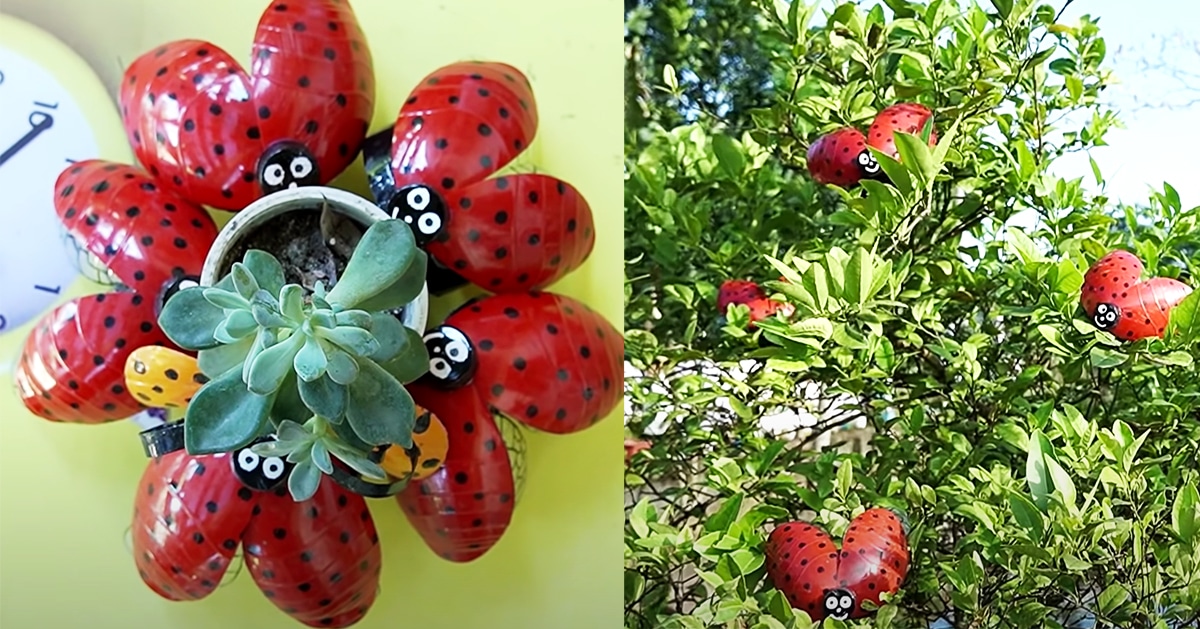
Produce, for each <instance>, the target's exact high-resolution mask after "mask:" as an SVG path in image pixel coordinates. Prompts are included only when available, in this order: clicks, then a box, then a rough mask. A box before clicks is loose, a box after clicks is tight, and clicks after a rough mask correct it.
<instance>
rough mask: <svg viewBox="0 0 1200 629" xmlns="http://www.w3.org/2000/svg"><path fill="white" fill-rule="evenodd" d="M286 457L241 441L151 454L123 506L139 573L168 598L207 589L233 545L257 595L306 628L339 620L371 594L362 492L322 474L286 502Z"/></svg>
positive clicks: (373, 554) (377, 560)
mask: <svg viewBox="0 0 1200 629" xmlns="http://www.w3.org/2000/svg"><path fill="white" fill-rule="evenodd" d="M289 467H290V464H288V463H287V461H285V460H284V459H280V458H277V457H260V456H259V455H257V454H255V453H254V452H253V450H251V448H250V447H246V448H243V449H240V450H238V451H236V452H232V453H222V454H214V455H204V456H191V455H189V454H187V452H186V451H184V450H182V449H181V450H176V451H174V452H170V453H167V454H164V455H162V456H161V457H157V458H153V459H151V460H150V462H149V463H148V464H147V466H146V470H145V472H144V473H143V474H142V479H141V482H140V483H139V484H138V488H137V498H136V500H135V501H134V509H133V527H132V535H133V552H134V557H135V563H136V566H137V569H138V574H139V575H140V576H141V578H142V581H143V582H145V584H146V585H147V586H148V587H150V589H152V590H154V591H155V592H156V593H158V595H159V596H162V597H163V598H166V599H168V600H172V601H194V600H199V599H202V598H205V597H206V596H208V595H209V594H212V592H213V590H214V589H216V587H217V585H218V584H219V583H220V582H221V579H222V578H223V577H224V576H225V572H226V570H227V569H228V568H229V564H230V561H231V560H232V558H233V556H234V553H236V552H237V549H238V546H239V545H240V546H242V547H243V548H244V556H245V563H246V568H247V569H248V571H249V572H250V576H251V577H252V578H253V579H254V582H255V583H256V584H257V585H258V587H259V589H260V590H262V592H263V594H264V595H265V596H266V597H267V598H268V599H269V600H270V601H271V602H272V603H273V604H274V605H275V606H276V607H278V608H279V609H281V610H282V611H283V612H284V613H286V614H288V615H289V616H291V617H292V618H294V619H296V620H297V621H299V622H301V623H303V624H305V625H308V626H310V627H349V626H351V625H353V624H354V623H356V622H358V621H359V620H361V619H362V618H363V617H364V616H365V615H366V614H367V611H368V610H369V609H370V607H371V605H372V604H373V603H374V601H375V596H376V593H377V591H378V588H379V573H380V568H381V556H380V548H379V536H378V535H377V533H376V531H375V524H374V520H373V519H372V517H371V513H370V511H368V509H367V505H366V502H365V500H364V499H363V497H362V496H359V495H357V494H355V493H353V492H350V491H348V490H346V489H344V488H342V487H341V486H340V485H338V484H337V483H335V482H333V481H332V480H331V479H323V481H322V483H321V485H320V487H319V488H318V490H317V493H316V495H315V496H313V498H312V499H310V500H307V501H305V502H294V501H293V500H292V499H291V497H290V496H289V495H288V494H287V491H286V489H285V488H284V487H282V484H283V482H284V479H285V478H286V477H287V473H288V471H289Z"/></svg>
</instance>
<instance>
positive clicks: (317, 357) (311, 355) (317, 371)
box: [292, 333, 329, 408]
mask: <svg viewBox="0 0 1200 629" xmlns="http://www.w3.org/2000/svg"><path fill="white" fill-rule="evenodd" d="M297 334H299V333H297ZM303 336H304V345H303V346H302V347H301V348H300V351H298V352H296V357H295V358H294V359H293V360H292V367H293V368H294V369H295V370H296V375H298V376H300V379H301V380H302V381H304V382H312V381H313V380H316V379H317V378H320V377H321V376H323V375H325V367H326V365H328V364H329V361H328V359H326V358H325V350H324V349H321V342H320V341H318V340H317V339H316V338H314V337H311V336H308V335H307V334H305V335H303ZM309 408H312V407H309Z"/></svg>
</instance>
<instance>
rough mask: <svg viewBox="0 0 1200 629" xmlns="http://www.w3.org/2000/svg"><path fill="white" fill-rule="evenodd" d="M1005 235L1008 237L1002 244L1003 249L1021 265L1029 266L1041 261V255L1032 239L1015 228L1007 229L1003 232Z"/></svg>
mask: <svg viewBox="0 0 1200 629" xmlns="http://www.w3.org/2000/svg"><path fill="white" fill-rule="evenodd" d="M1005 234H1007V236H1008V237H1007V238H1006V239H1005V242H1004V245H1005V248H1006V249H1008V250H1009V252H1011V253H1013V254H1014V255H1016V256H1017V258H1018V259H1020V260H1021V263H1022V264H1026V265H1029V264H1033V263H1035V262H1040V261H1041V260H1042V259H1043V258H1042V255H1041V254H1040V253H1038V250H1037V245H1035V244H1034V243H1033V239H1031V238H1030V237H1029V236H1026V235H1025V232H1023V231H1021V230H1020V229H1017V228H1015V227H1009V228H1008V229H1007V230H1005Z"/></svg>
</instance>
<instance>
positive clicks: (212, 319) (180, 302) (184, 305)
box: [158, 286, 225, 350]
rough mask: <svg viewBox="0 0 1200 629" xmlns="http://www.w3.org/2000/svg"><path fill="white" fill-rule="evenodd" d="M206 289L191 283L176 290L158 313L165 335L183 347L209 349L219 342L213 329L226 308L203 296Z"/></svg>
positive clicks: (223, 315)
mask: <svg viewBox="0 0 1200 629" xmlns="http://www.w3.org/2000/svg"><path fill="white" fill-rule="evenodd" d="M205 290H207V289H206V288H205V287H203V286H193V287H191V288H185V289H183V290H181V291H179V292H178V293H175V294H174V295H172V296H171V298H170V299H168V300H167V303H166V304H165V305H164V306H163V309H162V312H161V313H159V315H158V325H159V326H160V327H162V330H163V332H164V333H166V335H167V338H169V339H171V341H172V342H174V343H175V344H176V345H178V346H180V347H182V348H184V349H190V350H201V349H210V348H213V347H217V346H218V345H220V344H221V343H220V342H219V341H217V339H215V338H213V331H214V330H216V329H217V326H218V325H221V322H222V321H224V320H225V311H224V310H223V309H221V308H220V307H218V306H214V305H213V304H212V303H210V302H209V301H208V300H207V299H206V298H205V296H204V291H205Z"/></svg>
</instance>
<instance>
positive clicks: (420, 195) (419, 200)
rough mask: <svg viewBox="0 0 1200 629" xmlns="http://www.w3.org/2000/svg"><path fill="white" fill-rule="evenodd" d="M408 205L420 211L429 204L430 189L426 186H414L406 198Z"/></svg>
mask: <svg viewBox="0 0 1200 629" xmlns="http://www.w3.org/2000/svg"><path fill="white" fill-rule="evenodd" d="M405 202H406V203H408V207H410V208H412V209H414V210H416V211H418V212H420V211H421V210H423V209H425V208H426V207H428V206H429V190H427V189H425V188H413V189H412V190H409V191H408V197H407V198H406V199H405Z"/></svg>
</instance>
